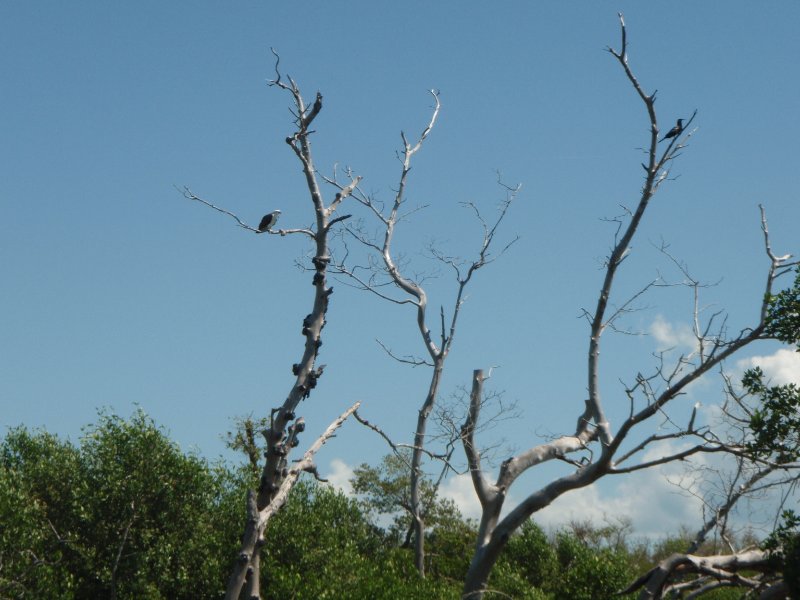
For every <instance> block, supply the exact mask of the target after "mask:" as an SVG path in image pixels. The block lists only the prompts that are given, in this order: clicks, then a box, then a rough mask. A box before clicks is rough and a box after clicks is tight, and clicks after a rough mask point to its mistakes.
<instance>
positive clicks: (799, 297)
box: [765, 267, 800, 351]
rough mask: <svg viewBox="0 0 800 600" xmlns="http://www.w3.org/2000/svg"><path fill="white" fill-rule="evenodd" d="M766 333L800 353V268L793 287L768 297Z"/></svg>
mask: <svg viewBox="0 0 800 600" xmlns="http://www.w3.org/2000/svg"><path fill="white" fill-rule="evenodd" d="M765 333H766V334H767V335H768V336H770V337H774V338H775V339H778V340H780V341H782V342H784V343H786V344H794V345H796V346H798V351H800V267H798V268H797V277H796V278H795V280H794V283H793V284H792V287H790V288H788V289H785V290H783V291H782V292H779V293H778V294H775V295H772V296H769V297H767V315H766V331H765Z"/></svg>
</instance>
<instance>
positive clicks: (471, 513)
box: [439, 473, 481, 519]
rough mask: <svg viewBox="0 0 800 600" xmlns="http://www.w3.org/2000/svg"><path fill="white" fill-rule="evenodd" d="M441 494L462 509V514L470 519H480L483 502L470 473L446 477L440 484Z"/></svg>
mask: <svg viewBox="0 0 800 600" xmlns="http://www.w3.org/2000/svg"><path fill="white" fill-rule="evenodd" d="M439 495H441V496H442V497H444V498H449V499H450V500H452V501H453V502H455V505H456V506H457V507H458V510H460V511H461V514H462V515H464V516H465V517H467V518H470V519H480V516H481V504H480V502H479V501H478V495H477V494H476V493H475V488H474V487H473V485H472V477H470V475H469V473H463V474H461V475H455V476H453V477H450V478H449V479H445V480H444V481H443V482H442V485H441V486H439Z"/></svg>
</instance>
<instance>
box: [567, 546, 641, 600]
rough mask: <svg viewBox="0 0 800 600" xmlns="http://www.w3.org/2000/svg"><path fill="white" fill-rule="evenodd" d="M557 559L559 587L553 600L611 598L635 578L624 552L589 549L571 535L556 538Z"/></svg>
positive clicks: (608, 549) (607, 549)
mask: <svg viewBox="0 0 800 600" xmlns="http://www.w3.org/2000/svg"><path fill="white" fill-rule="evenodd" d="M556 557H557V560H558V566H559V572H560V577H559V579H560V585H559V587H558V589H556V590H553V591H554V595H553V598H554V599H555V600H593V599H595V598H613V597H615V595H616V593H617V592H618V591H619V590H621V589H623V588H624V587H625V586H626V585H627V584H628V583H630V581H632V580H633V578H634V573H633V572H631V570H630V568H629V566H628V564H627V556H626V555H625V553H624V552H621V551H617V550H612V549H610V548H600V549H595V548H591V547H590V546H588V545H586V544H585V543H583V542H581V541H580V540H578V539H577V538H576V537H575V536H574V535H569V534H566V533H561V534H559V535H558V536H557V538H556ZM620 597H622V596H620Z"/></svg>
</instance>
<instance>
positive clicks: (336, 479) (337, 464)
mask: <svg viewBox="0 0 800 600" xmlns="http://www.w3.org/2000/svg"><path fill="white" fill-rule="evenodd" d="M352 478H353V467H351V466H350V465H348V464H347V463H346V462H344V461H343V460H341V459H339V458H334V459H333V460H332V461H331V464H330V472H329V473H328V474H327V475H326V476H325V479H327V480H328V483H329V484H330V485H332V486H333V487H335V488H336V489H337V490H339V491H340V492H342V493H343V494H346V495H348V496H352V495H353V486H352V485H350V480H351V479H352Z"/></svg>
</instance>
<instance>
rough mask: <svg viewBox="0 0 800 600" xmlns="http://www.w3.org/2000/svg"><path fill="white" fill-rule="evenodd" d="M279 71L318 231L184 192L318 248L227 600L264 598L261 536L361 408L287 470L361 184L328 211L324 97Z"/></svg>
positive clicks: (342, 191) (352, 183)
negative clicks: (320, 153)
mask: <svg viewBox="0 0 800 600" xmlns="http://www.w3.org/2000/svg"><path fill="white" fill-rule="evenodd" d="M276 59H277V55H276ZM275 70H276V75H277V77H276V79H275V80H274V81H272V82H270V85H272V86H275V87H278V88H280V89H282V90H284V91H287V92H289V94H290V95H291V97H292V101H293V114H294V116H295V125H296V130H295V131H294V133H293V134H292V135H291V136H289V137H287V138H286V143H287V144H288V145H289V147H290V148H291V149H292V151H293V152H294V153H295V155H296V156H297V158H298V160H299V161H300V163H301V165H302V170H303V174H304V177H305V182H306V187H307V189H308V192H309V196H310V199H311V203H312V206H313V209H314V215H315V226H314V227H312V228H301V229H286V228H284V229H275V228H272V229H269V230H267V231H261V230H259V229H258V228H255V227H252V226H250V225H248V224H247V223H246V222H245V221H244V220H242V219H241V218H239V217H238V216H237V215H236V214H234V213H233V212H231V211H229V210H227V209H224V208H221V207H219V206H216V205H214V204H212V203H211V202H208V201H207V200H203V199H202V198H199V197H198V196H196V195H194V194H193V193H192V192H191V191H190V190H189V189H188V188H184V190H183V193H184V196H185V197H186V198H188V199H190V200H193V201H197V202H201V203H202V204H205V205H206V206H208V207H210V208H213V209H214V210H216V211H218V212H220V213H223V214H225V215H227V216H229V217H231V218H233V219H235V220H236V222H237V223H238V225H239V226H240V227H242V228H243V229H246V230H248V231H251V232H253V233H256V234H262V233H270V234H274V235H280V236H285V235H288V234H295V233H299V234H303V235H305V236H307V237H309V238H310V239H311V240H312V241H313V243H314V257H313V258H312V259H311V264H312V267H313V269H311V270H313V273H314V274H313V279H312V283H313V285H314V296H313V303H312V308H311V312H310V313H309V314H308V315H307V316H306V317H305V318H304V319H303V323H302V333H303V336H304V337H305V344H304V349H303V354H302V358H301V359H300V361H299V362H297V363H296V364H294V365H292V374H293V375H294V376H295V381H294V383H293V384H292V386H291V389H290V390H289V394H288V396H287V398H286V399H285V400H284V402H283V403H282V404H281V405H280V406H278V407H277V408H275V409H273V410H272V413H271V417H270V423H269V427H268V428H267V429H266V430H265V431H264V432H263V434H264V437H265V440H266V447H267V450H266V453H265V456H266V460H265V462H264V467H263V469H262V471H261V478H260V482H259V486H258V490H257V491H253V492H251V493H250V494H249V495H248V498H247V525H246V528H245V532H244V536H243V539H242V544H241V548H240V552H239V557H238V559H237V561H236V564H235V565H234V568H233V571H232V573H231V576H230V578H229V581H228V586H227V591H226V599H227V600H234V599H238V598H239V596H240V594H241V593H242V590H244V592H245V595H246V597H247V598H248V599H249V600H255V599H258V598H260V597H261V592H260V589H259V579H260V557H259V550H260V548H261V546H262V545H263V534H264V528H265V526H266V523H267V521H268V520H269V518H270V517H271V516H272V515H273V514H274V512H275V511H277V510H278V509H279V508H280V507H281V506H283V504H284V502H285V501H286V496H287V495H288V493H289V491H290V490H291V489H292V487H293V486H294V484H295V483H296V481H297V478H298V477H299V474H300V473H301V472H302V471H304V470H305V471H310V472H313V473H314V474H316V469H315V468H314V467H313V463H312V462H311V457H312V456H313V453H314V452H316V450H317V449H318V448H319V446H321V445H322V444H323V443H324V442H325V440H327V438H328V437H330V435H332V433H333V431H334V430H335V429H336V428H338V427H339V426H340V425H341V422H342V421H343V420H344V419H345V418H347V416H349V415H350V414H351V413H352V412H353V411H355V409H356V407H357V404H356V405H354V406H353V407H351V408H350V409H348V411H346V412H345V414H343V415H342V416H341V417H340V418H339V419H337V421H335V422H334V423H333V424H331V427H329V429H328V431H326V433H325V434H323V436H322V437H321V438H320V439H319V440H317V442H316V443H315V444H314V445H313V446H312V447H311V449H309V451H308V452H307V453H306V456H304V458H303V459H302V460H301V461H300V462H299V463H297V464H295V465H294V466H292V468H289V456H290V454H291V452H292V449H293V448H294V447H296V446H297V445H299V443H300V441H299V437H300V434H301V433H302V431H303V429H304V427H305V424H304V422H303V419H302V417H301V418H296V415H295V410H296V409H297V407H298V405H299V404H300V401H301V400H303V399H305V398H308V397H309V396H310V395H311V392H312V390H313V389H315V388H316V386H317V381H318V380H319V378H320V377H321V376H322V374H323V369H324V365H323V366H316V360H317V356H318V353H319V349H320V346H321V345H322V339H321V334H322V328H323V327H324V326H325V317H326V313H327V310H328V303H329V299H330V296H331V294H332V293H333V288H332V287H329V286H328V285H327V279H326V276H327V271H328V265H329V264H330V261H331V257H330V250H329V246H328V239H329V235H330V231H331V227H332V226H333V225H335V224H336V223H339V222H341V221H343V220H345V219H347V218H349V216H350V215H342V216H334V214H335V212H336V210H337V208H338V207H339V205H340V204H341V202H342V201H343V200H344V199H345V198H347V197H348V196H350V195H351V193H352V192H353V190H354V189H355V188H356V186H357V185H358V182H359V181H360V180H361V178H360V177H356V176H352V177H350V180H349V182H348V183H347V184H346V185H337V187H338V191H337V192H336V193H335V195H334V197H333V198H332V200H331V202H330V203H329V204H328V205H327V206H326V204H325V201H324V199H323V194H322V191H321V189H320V186H319V182H318V181H317V171H316V168H315V166H314V161H313V157H312V152H311V142H310V140H309V136H310V135H311V134H312V133H313V131H312V130H311V129H310V126H311V124H312V123H313V122H314V120H315V119H316V117H317V116H318V115H319V113H320V111H321V110H322V95H321V94H320V93H319V92H317V94H316V97H315V99H314V102H313V104H311V105H310V106H307V105H306V103H305V100H304V99H303V96H302V95H301V93H300V89H299V88H298V86H297V84H296V83H295V81H294V80H293V79H292V78H291V77H287V80H288V83H287V82H285V81H283V79H282V77H281V74H280V72H279V71H278V65H277V62H276V69H275ZM251 449H252V448H251ZM309 453H310V454H309ZM250 459H251V462H257V461H256V459H257V457H254V456H251V457H250Z"/></svg>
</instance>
